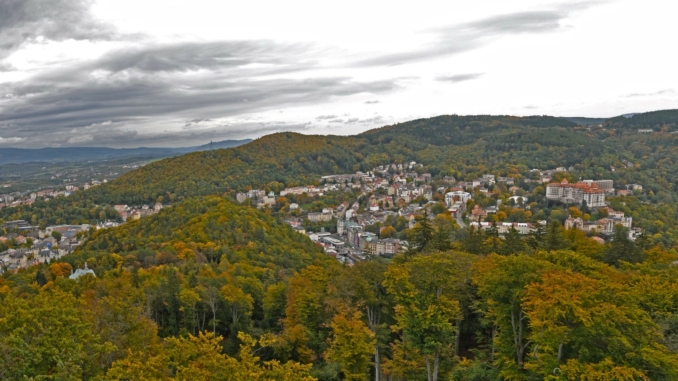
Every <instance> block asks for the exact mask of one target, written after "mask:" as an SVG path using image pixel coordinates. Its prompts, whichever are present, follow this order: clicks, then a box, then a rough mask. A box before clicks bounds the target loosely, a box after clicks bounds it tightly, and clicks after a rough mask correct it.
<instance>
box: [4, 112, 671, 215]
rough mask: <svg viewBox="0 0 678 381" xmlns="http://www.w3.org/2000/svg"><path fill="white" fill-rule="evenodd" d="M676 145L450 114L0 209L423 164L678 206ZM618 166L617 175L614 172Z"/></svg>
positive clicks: (180, 193) (94, 205) (140, 199)
mask: <svg viewBox="0 0 678 381" xmlns="http://www.w3.org/2000/svg"><path fill="white" fill-rule="evenodd" d="M654 114H657V115H666V117H665V118H662V120H664V121H669V120H670V119H667V118H669V116H671V115H678V112H673V111H661V112H657V113H648V114H641V115H639V116H635V117H633V118H629V120H630V121H633V120H643V119H642V118H646V119H648V118H650V117H651V116H652V115H654ZM643 115H645V116H643ZM648 115H649V116H648ZM636 118H640V119H636ZM665 130H666V129H665ZM676 139H678V136H676V135H675V134H672V133H671V131H670V130H667V131H664V132H661V131H658V132H657V134H638V133H637V132H635V131H633V129H629V128H620V129H619V130H616V129H613V128H606V127H603V128H600V127H588V126H577V125H576V124H575V123H573V122H570V121H567V120H565V119H562V118H554V117H548V116H542V117H525V118H519V117H510V116H457V115H448V116H439V117H434V118H428V119H419V120H414V121H411V122H407V123H399V124H396V125H392V126H386V127H383V128H379V129H374V130H370V131H367V132H365V133H363V134H360V135H357V136H349V137H340V136H314V135H302V134H298V133H289V132H285V133H277V134H272V135H268V136H265V137H263V138H260V139H257V140H255V141H253V142H250V143H248V144H246V145H243V146H240V147H236V148H231V149H220V150H214V151H212V152H210V151H208V152H195V153H190V154H187V155H183V156H179V157H174V158H169V159H164V160H160V161H157V162H154V163H152V164H149V165H147V166H144V167H143V168H140V169H139V170H136V171H133V172H130V173H127V174H125V175H123V176H121V177H119V178H118V179H116V180H114V181H112V182H110V183H108V184H105V185H103V186H100V187H94V188H91V189H89V190H87V191H84V192H76V193H75V194H73V195H71V196H70V197H69V198H67V199H62V200H59V201H50V203H45V202H42V201H38V202H36V203H35V204H34V205H33V206H30V207H28V206H21V207H18V208H5V209H1V210H0V220H1V219H4V220H11V219H25V220H28V221H32V222H36V223H40V224H43V225H47V224H58V223H86V222H91V221H93V220H97V219H100V218H99V217H100V216H101V212H102V208H104V209H105V206H111V205H114V204H128V205H137V206H138V205H142V204H149V203H153V202H155V201H162V202H163V203H176V202H179V201H181V200H184V199H187V198H190V197H194V196H205V195H222V196H223V195H226V196H229V197H234V196H235V193H236V192H237V191H242V190H247V189H252V188H254V189H265V190H266V191H267V192H268V191H271V190H272V191H274V192H278V191H280V190H281V189H283V188H285V187H290V186H295V185H302V184H303V185H305V184H313V183H318V181H319V178H320V176H322V175H328V174H337V173H347V172H355V171H359V170H361V171H368V170H371V169H372V168H373V167H374V166H376V165H381V164H386V163H392V162H405V161H412V160H414V161H417V162H418V163H423V164H424V165H425V167H424V168H422V170H424V171H427V172H430V173H431V174H433V175H434V176H438V175H440V176H444V175H451V176H455V177H457V178H458V179H460V180H469V179H472V178H475V177H479V176H482V174H483V173H487V172H488V171H490V172H492V173H494V174H496V175H499V176H506V175H508V174H513V175H520V176H530V173H529V170H530V169H531V168H541V169H548V168H556V167H560V166H564V167H570V166H573V167H575V169H576V170H577V171H578V172H579V173H578V176H583V177H586V178H612V179H613V180H615V181H617V182H619V181H621V182H622V184H623V183H634V182H635V183H642V184H643V185H644V186H645V187H646V188H647V189H650V190H652V192H653V193H654V194H655V195H657V196H658V197H660V198H662V199H666V200H669V199H673V198H677V199H678V197H676V196H678V193H677V191H678V187H676V186H675V184H678V171H677V170H676V169H675V168H676V165H674V164H675V163H678V150H677V146H678V142H677V141H676ZM622 162H626V163H628V162H632V163H634V164H636V166H635V167H633V168H631V167H628V166H627V165H623V164H622ZM613 167H616V168H617V171H616V172H612V171H611V168H613ZM104 211H105V212H106V213H107V214H110V213H109V212H110V210H104ZM109 218H110V217H109Z"/></svg>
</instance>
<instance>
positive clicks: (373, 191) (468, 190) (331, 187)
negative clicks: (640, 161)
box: [239, 163, 642, 263]
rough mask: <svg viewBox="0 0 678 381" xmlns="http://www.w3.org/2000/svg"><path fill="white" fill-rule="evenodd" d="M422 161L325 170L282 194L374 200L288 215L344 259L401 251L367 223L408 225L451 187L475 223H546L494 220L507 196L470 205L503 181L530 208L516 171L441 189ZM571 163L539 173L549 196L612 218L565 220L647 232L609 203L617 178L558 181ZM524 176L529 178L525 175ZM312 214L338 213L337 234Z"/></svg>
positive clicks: (530, 226) (502, 229) (448, 200)
mask: <svg viewBox="0 0 678 381" xmlns="http://www.w3.org/2000/svg"><path fill="white" fill-rule="evenodd" d="M419 165H420V164H419ZM416 166H418V164H417V163H410V164H409V165H406V166H400V165H395V164H393V165H388V166H381V167H378V168H375V169H374V170H373V171H369V172H366V173H363V172H356V173H355V174H345V175H332V176H324V177H322V179H321V183H323V184H324V185H322V186H318V187H316V186H306V187H296V188H288V189H285V190H284V191H283V192H281V193H280V195H281V196H284V195H286V194H296V195H299V194H303V193H306V194H307V195H309V196H311V195H313V196H321V195H323V194H324V193H325V192H329V191H342V190H355V189H359V190H360V191H361V194H360V196H359V198H362V197H365V198H367V202H366V205H367V206H366V207H365V208H363V209H361V208H360V204H359V203H358V202H357V201H356V202H354V203H353V204H352V205H351V204H349V203H348V202H344V203H342V204H341V205H339V206H337V207H336V208H323V210H322V211H317V212H309V213H305V214H303V215H302V217H289V218H288V219H287V223H288V224H290V225H292V226H293V228H294V229H295V230H297V231H299V232H300V233H306V234H307V235H308V236H309V237H310V238H311V239H312V240H314V241H316V242H317V243H318V244H320V245H322V246H323V247H324V249H325V251H326V252H327V253H328V254H329V255H332V256H335V257H337V258H338V259H339V260H341V261H342V262H349V263H351V262H355V261H356V260H360V259H361V258H364V256H365V255H367V254H376V255H382V256H386V257H390V256H393V255H395V254H396V253H398V252H402V251H403V250H404V249H405V248H406V247H407V242H404V241H400V240H398V239H395V238H385V239H380V238H379V235H377V234H375V233H372V232H368V231H366V228H367V227H368V226H370V225H374V224H376V223H378V222H381V223H384V222H386V219H387V218H388V217H389V216H392V215H395V216H397V217H404V218H405V219H406V220H407V221H408V227H409V228H411V227H413V226H414V224H415V221H416V220H415V218H416V217H417V216H418V215H421V214H422V212H423V210H422V209H425V208H427V207H428V206H429V204H426V201H429V202H430V203H432V201H431V200H433V195H434V192H437V193H442V194H444V196H443V197H442V199H444V202H445V205H446V207H447V210H448V213H449V214H450V215H451V216H452V217H453V218H455V219H456V220H457V221H459V222H460V224H461V225H462V226H463V218H464V217H466V218H467V222H468V224H469V225H470V226H474V227H475V228H477V229H481V230H487V229H496V230H497V232H498V234H500V235H504V234H506V233H508V232H509V231H510V230H511V229H515V231H516V232H518V234H521V235H526V234H529V233H531V232H533V231H535V230H536V229H537V228H538V226H539V225H541V226H543V225H546V221H544V220H542V221H538V222H535V223H531V222H505V221H499V222H487V221H486V220H487V216H488V215H489V214H496V213H497V212H498V210H499V205H500V204H498V205H496V206H488V207H485V208H481V207H480V206H479V205H477V204H476V205H475V206H474V207H473V208H472V209H471V210H467V206H468V205H469V200H472V199H473V193H472V191H480V192H484V193H486V194H488V195H489V194H490V189H492V186H493V185H497V184H501V185H503V186H504V187H505V189H506V190H508V191H509V192H510V193H511V194H512V196H511V197H509V199H508V201H511V202H512V204H515V205H518V206H520V207H521V208H524V209H526V210H527V209H529V206H528V198H527V197H526V196H523V194H524V193H522V192H520V190H521V189H522V188H519V187H517V186H515V179H513V178H511V177H495V176H494V175H492V174H485V175H483V176H482V177H480V178H477V179H473V180H471V181H456V179H455V178H454V177H452V176H445V177H443V178H442V180H440V179H438V181H437V182H436V183H437V184H438V185H444V186H441V187H438V188H437V189H435V190H434V189H433V187H432V185H431V184H432V179H431V175H430V174H427V173H424V174H419V173H417V172H409V171H408V170H410V169H412V168H415V167H416ZM564 171H567V169H566V168H564V167H561V168H556V169H553V170H546V171H539V173H538V175H539V180H532V181H535V182H538V183H540V184H546V195H545V196H546V200H548V201H551V202H561V203H564V204H575V205H580V206H584V205H586V206H587V207H589V208H592V209H600V208H604V209H605V210H606V211H607V212H608V216H607V217H606V218H603V219H600V220H598V221H583V220H582V219H581V218H572V217H570V218H568V219H567V220H566V221H565V228H566V229H572V228H577V229H581V230H585V231H587V232H591V233H594V234H601V235H610V234H611V233H612V232H613V231H614V226H615V225H618V224H620V225H622V226H625V227H627V228H629V230H630V238H631V239H635V237H637V236H638V235H639V234H640V232H641V230H640V229H638V228H633V227H632V219H631V218H630V217H625V216H624V214H623V213H621V212H618V211H614V210H612V209H610V208H608V207H607V205H608V203H607V201H606V196H608V195H614V194H615V192H616V190H615V188H614V183H613V181H612V180H582V181H579V182H576V183H569V182H568V181H567V180H563V181H560V182H551V180H552V178H553V177H554V176H555V173H557V172H564ZM522 181H525V179H523V180H522ZM638 190H642V186H640V185H638V184H631V185H628V186H626V187H625V188H624V189H621V190H619V191H618V192H617V194H619V192H622V191H624V192H625V191H628V192H633V191H638ZM622 194H623V192H622ZM243 195H244V194H243ZM273 196H274V195H272V196H271V197H273ZM422 198H423V200H422ZM246 199H247V198H245V196H243V197H242V200H243V201H244V200H246ZM436 199H438V200H440V199H441V197H439V196H437V197H436ZM414 200H417V202H416V203H413V201H414ZM239 201H240V200H239ZM421 201H424V203H423V206H419V205H421V204H422V202H421ZM499 202H501V200H499ZM298 208H299V205H297V204H291V205H290V210H295V209H298ZM305 219H307V220H308V221H310V222H329V221H332V220H336V221H337V232H336V234H330V233H328V232H324V231H323V232H321V233H317V232H306V231H305V229H304V227H303V226H304V220H305Z"/></svg>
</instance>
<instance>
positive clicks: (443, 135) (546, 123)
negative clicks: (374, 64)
mask: <svg viewBox="0 0 678 381" xmlns="http://www.w3.org/2000/svg"><path fill="white" fill-rule="evenodd" d="M576 125H577V124H576V123H573V122H570V121H568V120H565V119H562V118H555V117H551V116H528V117H516V116H492V115H469V116H460V115H443V116H437V117H434V118H429V119H418V120H413V121H410V122H405V123H398V124H395V125H392V126H386V127H381V128H377V129H373V130H369V131H366V132H364V133H362V134H360V135H359V136H363V137H365V138H367V139H369V140H370V141H371V142H374V141H383V140H384V139H389V138H393V137H396V136H408V137H414V138H417V140H419V141H420V142H425V143H429V144H435V145H450V144H451V145H460V144H469V143H472V142H473V140H474V137H475V138H476V139H477V138H478V136H480V135H485V134H487V133H497V132H500V131H502V130H509V129H515V128H526V127H534V128H553V127H574V126H576ZM468 132H472V134H469V133H468Z"/></svg>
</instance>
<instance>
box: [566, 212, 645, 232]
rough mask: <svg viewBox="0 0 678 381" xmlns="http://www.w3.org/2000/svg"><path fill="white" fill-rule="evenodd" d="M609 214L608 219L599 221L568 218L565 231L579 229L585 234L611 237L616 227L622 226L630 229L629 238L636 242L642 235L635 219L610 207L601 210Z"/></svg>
mask: <svg viewBox="0 0 678 381" xmlns="http://www.w3.org/2000/svg"><path fill="white" fill-rule="evenodd" d="M601 209H602V210H605V211H606V212H607V217H605V218H601V219H599V220H597V221H584V220H583V219H582V218H581V217H572V216H570V217H568V218H567V220H565V229H568V230H569V229H579V230H582V231H585V232H587V233H588V232H591V233H600V234H604V235H611V234H612V233H614V227H615V226H617V225H621V226H623V227H625V228H627V229H629V238H630V239H631V240H635V239H636V237H637V236H638V235H640V234H641V233H642V230H641V229H640V228H634V227H633V218H631V217H627V216H625V215H624V212H620V211H617V210H614V209H612V208H609V207H604V208H601Z"/></svg>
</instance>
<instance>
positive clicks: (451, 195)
mask: <svg viewBox="0 0 678 381" xmlns="http://www.w3.org/2000/svg"><path fill="white" fill-rule="evenodd" d="M472 198H473V196H471V194H470V193H468V192H464V191H456V192H448V193H446V194H445V204H446V205H447V206H448V207H451V206H452V205H454V203H455V202H457V201H461V202H462V203H464V204H466V202H467V201H468V200H470V199H472Z"/></svg>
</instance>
